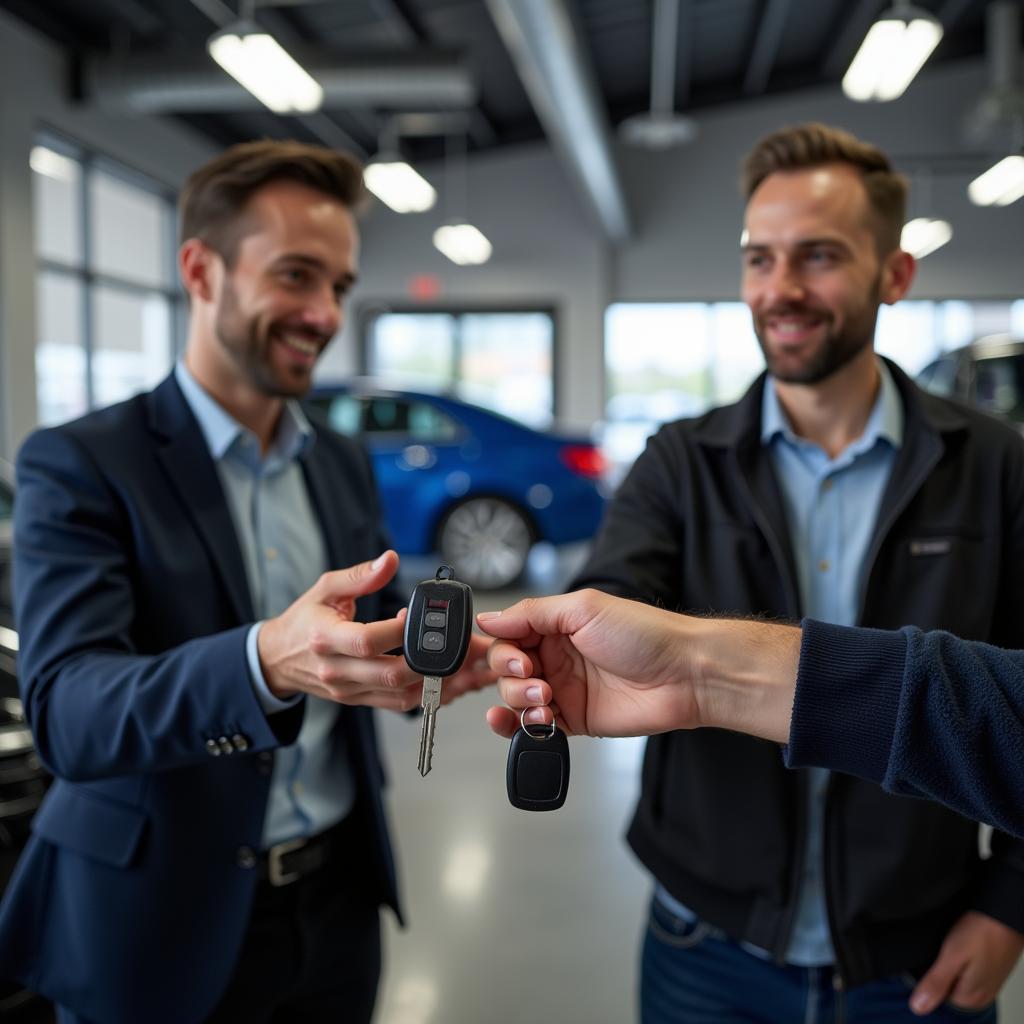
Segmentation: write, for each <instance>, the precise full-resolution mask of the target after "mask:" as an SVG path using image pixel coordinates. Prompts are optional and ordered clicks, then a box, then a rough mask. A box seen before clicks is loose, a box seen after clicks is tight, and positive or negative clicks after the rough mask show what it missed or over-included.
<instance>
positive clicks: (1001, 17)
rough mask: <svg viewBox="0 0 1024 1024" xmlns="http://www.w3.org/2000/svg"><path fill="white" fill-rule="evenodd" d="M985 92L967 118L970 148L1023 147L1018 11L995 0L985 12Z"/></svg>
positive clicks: (1005, 1)
mask: <svg viewBox="0 0 1024 1024" xmlns="http://www.w3.org/2000/svg"><path fill="white" fill-rule="evenodd" d="M985 49H986V54H987V57H988V67H989V81H990V85H989V89H988V91H987V92H986V93H985V95H984V96H982V98H981V100H980V101H979V102H978V103H977V105H976V106H975V107H974V108H973V110H971V112H970V113H969V114H968V117H967V122H966V127H965V135H966V136H967V138H968V140H969V141H970V142H971V143H973V144H974V145H985V144H992V143H997V144H1004V145H1005V144H1007V143H1008V144H1010V145H1012V146H1020V145H1021V144H1022V143H1024V80H1022V78H1021V8H1020V4H1018V3H1015V2H1012V0H995V2H994V3H990V4H989V5H988V8H987V9H986V11H985Z"/></svg>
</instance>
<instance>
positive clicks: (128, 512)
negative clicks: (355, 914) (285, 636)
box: [0, 377, 402, 1024]
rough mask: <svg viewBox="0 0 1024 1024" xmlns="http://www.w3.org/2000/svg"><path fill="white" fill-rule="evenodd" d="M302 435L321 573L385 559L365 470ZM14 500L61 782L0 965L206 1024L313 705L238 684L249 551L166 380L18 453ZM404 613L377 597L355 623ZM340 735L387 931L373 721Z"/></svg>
mask: <svg viewBox="0 0 1024 1024" xmlns="http://www.w3.org/2000/svg"><path fill="white" fill-rule="evenodd" d="M317 433H318V436H317V440H316V443H315V444H314V445H313V446H312V447H311V449H310V450H309V452H308V454H307V455H306V456H304V458H303V461H302V466H303V471H304V473H305V477H306V480H307V482H308V486H309V491H310V494H311V496H312V500H313V504H314V507H315V509H316V511H317V514H318V516H319V519H320V523H321V525H322V527H323V533H324V538H325V541H326V546H327V551H328V556H329V558H330V564H331V566H332V567H336V568H340V567H343V566H347V565H351V564H353V563H355V562H359V561H362V560H364V559H368V558H373V557H376V555H378V554H379V553H380V552H381V551H382V550H384V548H385V547H387V538H386V537H385V536H384V533H383V531H382V528H381V519H380V512H379V508H378V504H377V495H376V489H375V485H374V482H373V478H372V473H371V470H370V466H369V461H368V459H367V458H366V455H365V453H364V452H363V451H362V449H361V448H359V447H358V445H355V444H354V443H353V442H351V441H349V440H347V439H346V438H343V437H340V436H338V435H336V434H333V433H332V432H329V431H326V430H318V432H317ZM16 506H17V507H16V510H15V566H14V589H15V606H16V613H17V622H18V628H19V632H20V644H21V649H20V653H19V674H20V684H21V689H22V695H23V698H24V703H25V710H26V713H27V715H28V718H29V720H30V722H31V725H32V729H33V733H34V735H35V740H36V744H37V747H38V750H39V754H40V756H41V758H42V760H43V762H44V763H45V764H46V766H47V767H48V768H49V769H50V771H51V772H52V773H53V775H54V776H55V781H54V784H53V786H52V787H51V789H50V791H49V793H48V795H47V797H46V800H45V802H44V803H43V805H42V807H41V808H40V810H39V812H38V814H37V816H36V818H35V820H34V822H33V836H32V838H31V840H30V842H29V844H28V846H27V847H26V849H25V852H24V854H23V856H22V859H21V861H20V863H19V866H18V869H17V871H16V873H15V875H14V877H13V878H12V880H11V883H10V885H9V887H8V890H7V892H6V894H5V897H4V901H3V904H2V907H0V971H2V973H4V974H5V975H10V976H12V977H16V978H18V979H19V980H20V981H21V982H22V983H23V984H25V985H27V986H28V987H29V988H32V989H34V990H35V991H38V992H41V993H43V994H44V995H46V996H47V997H49V998H50V999H52V1000H54V1001H55V1002H57V1003H59V1004H61V1005H63V1006H66V1007H68V1008H69V1009H72V1010H74V1011H75V1012H77V1013H79V1014H81V1015H83V1016H85V1017H86V1018H89V1019H95V1020H97V1021H103V1022H114V1024H117V1022H125V1024H138V1022H139V1021H147V1022H149V1024H162V1022H167V1024H186V1022H189V1021H198V1020H201V1019H202V1018H203V1017H204V1016H205V1015H206V1014H207V1013H208V1012H209V1011H210V1010H211V1009H212V1008H213V1006H214V1005H215V1004H216V1002H217V1000H218V998H219V997H220V995H221V993H222V992H223V990H224V988H225V987H226V985H227V983H228V981H229V978H230V976H231V972H232V970H233V968H234V965H235V963H236V961H237V957H238V952H239V949H240V945H241V941H242V937H243V933H244V931H245V927H246V923H247V920H248V916H249V909H250V906H251V902H252V897H253V891H254V887H255V884H256V872H255V871H254V870H253V868H252V866H251V858H247V857H246V850H245V848H251V849H254V850H258V849H259V847H260V841H261V835H262V827H263V818H264V813H265V810H266V805H267V796H268V791H269V786H270V774H271V762H272V756H271V755H270V754H269V753H268V752H270V751H273V750H274V749H275V748H276V747H278V746H281V745H285V744H288V743H291V742H293V741H294V740H295V738H296V736H297V735H298V732H299V728H300V726H301V724H302V716H303V714H304V711H305V701H302V702H301V703H300V704H299V705H298V706H297V707H296V708H295V709H292V710H288V711H286V712H282V713H280V714H276V715H273V716H267V715H266V714H265V713H264V712H263V710H262V709H261V706H260V704H259V701H258V699H257V697H256V694H255V692H254V690H253V686H252V682H251V680H250V676H249V669H248V665H247V662H246V656H245V638H246V633H247V631H248V628H249V625H250V624H251V623H252V622H253V621H254V618H255V616H254V614H253V609H252V605H251V600H250V597H249V592H248V585H247V582H246V575H245V569H244V565H243V562H242V554H241V550H240V548H239V544H238V540H237V538H236V535H235V531H234V527H233V524H232V521H231V516H230V512H229V508H228V504H227V502H226V499H225V496H224V493H223V490H222V487H221V485H220V480H219V478H218V475H217V471H216V467H215V466H214V463H213V460H212V459H211V457H210V455H209V452H208V449H207V446H206V442H205V440H204V438H203V436H202V433H201V431H200V429H199V426H198V423H197V422H196V420H195V418H194V417H193V415H192V413H191V410H190V409H189V407H188V405H187V403H186V402H185V399H184V397H183V396H182V394H181V391H180V390H179V388H178V386H177V384H176V382H175V381H174V379H173V377H171V378H168V379H167V380H165V381H164V383H163V384H161V385H160V386H159V387H158V388H157V389H156V390H155V391H153V392H150V393H148V394H144V395H139V396H137V397H135V398H132V399H130V400H129V401H127V402H124V403H121V404H119V405H116V406H113V407H111V408H108V409H104V410H101V411H99V412H96V413H92V414H90V415H88V416H86V417H84V418H83V419H80V420H78V421H76V422H74V423H71V424H67V425H64V426H61V427H57V428H53V429H48V430H42V431H39V432H37V433H35V434H33V435H32V436H31V437H29V438H28V440H27V441H26V442H25V444H24V445H23V447H22V449H21V452H20V454H19V457H18V491H17V501H16ZM310 582H311V583H312V582H313V581H310ZM401 604H402V601H401V598H400V596H399V594H398V592H397V590H396V589H395V588H393V587H388V588H386V589H385V590H383V591H381V592H380V593H379V594H374V595H370V596H369V597H367V598H364V599H361V600H360V601H359V609H358V613H359V617H360V618H361V619H363V620H365V621H371V620H374V619H377V618H380V617H381V616H387V615H391V614H394V612H395V611H396V610H397V609H398V608H399V607H400V606H401ZM336 735H343V736H344V739H345V741H346V743H347V745H348V750H349V752H350V759H351V763H352V767H353V770H354V772H355V775H356V779H357V791H358V795H357V801H356V809H355V811H354V812H353V813H356V814H359V815H361V816H362V818H363V819H365V828H364V829H363V830H361V831H362V834H364V835H365V837H366V843H367V849H366V862H367V864H368V866H369V867H368V877H367V879H366V885H367V887H368V888H370V889H371V890H375V891H376V892H377V893H378V895H379V899H380V901H381V902H382V903H386V904H389V905H390V906H392V907H393V908H394V909H395V912H396V914H397V913H399V908H398V896H397V890H396V883H395V868H394V861H393V858H392V852H391V846H390V842H389V839H388V831H387V825H386V822H385V815H384V808H383V804H382V800H381V786H382V781H383V773H382V770H381V764H380V760H379V756H378V752H377V745H376V739H375V736H374V726H373V718H372V713H371V712H370V711H369V710H368V709H365V708H345V709H343V711H342V713H341V714H340V715H339V722H338V726H337V730H336ZM211 741H213V742H212V743H211ZM215 751H218V752H219V753H216V756H212V755H213V754H214V752H215Z"/></svg>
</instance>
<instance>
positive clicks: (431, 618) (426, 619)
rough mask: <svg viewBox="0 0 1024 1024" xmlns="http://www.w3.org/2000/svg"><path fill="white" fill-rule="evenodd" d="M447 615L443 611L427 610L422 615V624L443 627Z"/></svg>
mask: <svg viewBox="0 0 1024 1024" xmlns="http://www.w3.org/2000/svg"><path fill="white" fill-rule="evenodd" d="M447 622H448V616H447V615H446V614H445V613H444V612H427V613H426V615H424V616H423V624H424V625H425V626H429V627H430V628H431V629H444V627H445V624H446V623H447Z"/></svg>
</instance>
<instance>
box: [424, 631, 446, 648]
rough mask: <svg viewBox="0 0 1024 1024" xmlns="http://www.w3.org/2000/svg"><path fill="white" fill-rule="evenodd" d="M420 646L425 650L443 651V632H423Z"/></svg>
mask: <svg viewBox="0 0 1024 1024" xmlns="http://www.w3.org/2000/svg"><path fill="white" fill-rule="evenodd" d="M420 647H422V648H423V650H425V651H443V650H444V633H435V632H433V631H430V632H427V633H424V634H423V637H422V638H421V639H420Z"/></svg>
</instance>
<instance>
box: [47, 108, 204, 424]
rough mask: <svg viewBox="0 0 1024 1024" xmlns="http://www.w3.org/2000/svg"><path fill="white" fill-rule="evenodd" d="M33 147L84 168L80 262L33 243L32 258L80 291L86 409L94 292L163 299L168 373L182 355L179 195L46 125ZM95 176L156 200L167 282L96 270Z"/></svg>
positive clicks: (91, 402) (92, 396)
mask: <svg viewBox="0 0 1024 1024" xmlns="http://www.w3.org/2000/svg"><path fill="white" fill-rule="evenodd" d="M32 144H33V146H44V147H45V148H47V149H50V150H52V151H53V152H55V153H58V154H60V155H61V156H65V157H68V158H69V159H71V160H74V161H75V162H76V163H77V164H78V165H79V168H80V172H81V173H80V174H79V176H78V181H77V185H76V190H75V191H76V193H77V195H76V201H77V204H78V217H79V225H78V227H79V247H80V252H79V253H78V256H79V259H80V263H79V264H77V265H76V264H74V263H67V262H65V261H64V260H60V259H56V258H54V257H52V256H40V255H39V254H38V251H36V249H35V241H33V255H34V259H35V266H36V269H37V271H38V272H40V273H42V272H45V273H48V274H52V275H54V276H55V277H60V278H65V279H71V280H74V281H75V282H77V283H78V284H79V286H80V303H81V305H80V308H79V310H78V316H79V321H80V324H81V337H82V351H83V354H84V357H85V402H86V409H87V410H92V409H95V408H96V407H97V405H96V390H97V389H96V383H95V380H94V370H95V366H94V358H95V355H96V348H97V339H96V322H95V319H96V291H97V289H98V288H101V287H106V288H109V289H112V290H113V291H115V292H121V293H128V294H130V295H132V296H149V295H159V296H160V297H161V298H162V299H163V300H164V301H165V302H166V303H167V314H168V325H167V326H168V337H169V338H170V341H171V351H170V355H171V361H170V366H169V367H168V372H170V370H171V369H172V368H173V366H174V363H175V361H176V360H177V359H178V357H179V356H180V355H181V353H182V351H183V350H184V337H185V332H184V324H185V310H186V308H187V307H186V302H185V293H184V290H183V289H182V287H181V285H180V282H179V281H178V278H177V275H176V273H175V267H176V264H177V249H178V247H177V193H176V191H175V190H174V189H172V188H171V187H170V186H169V185H166V184H164V183H163V182H160V181H157V180H156V179H155V178H152V177H150V176H149V175H147V174H144V173H143V172H141V171H139V170H137V169H135V168H133V167H130V166H128V165H127V164H124V163H122V162H121V161H119V160H117V159H115V158H113V157H111V156H109V155H107V154H105V153H102V152H100V151H99V150H96V149H93V148H91V147H89V146H87V145H84V144H82V143H79V142H77V141H75V140H73V139H71V138H69V137H68V136H67V135H65V134H64V133H63V132H60V131H56V130H54V129H52V128H49V127H47V126H45V125H44V126H40V127H39V128H38V129H37V130H36V131H35V132H34V134H33V139H32ZM96 173H103V174H106V175H108V176H109V177H111V178H114V179H117V180H119V181H121V182H123V183H124V184H126V185H130V186H132V187H133V188H136V189H139V190H141V191H145V192H148V193H150V194H151V195H153V196H155V197H156V198H157V200H158V201H159V203H160V206H161V213H162V216H161V222H162V228H163V231H162V234H163V237H164V239H165V240H166V245H165V247H164V252H163V254H162V261H163V263H164V266H165V268H166V279H165V280H164V281H163V282H162V283H161V284H159V285H158V284H144V283H142V282H140V281H135V280H132V279H131V278H125V277H121V276H119V275H117V274H111V273H108V272H105V271H100V270H96V269H95V268H94V256H93V244H92V243H93V237H94V233H95V213H94V211H93V209H92V200H91V197H90V184H91V182H92V179H93V176H94V175H95V174H96ZM37 386H38V385H37Z"/></svg>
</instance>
